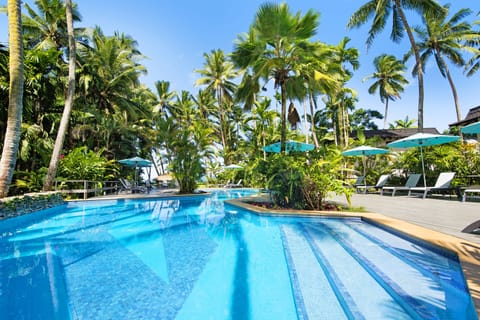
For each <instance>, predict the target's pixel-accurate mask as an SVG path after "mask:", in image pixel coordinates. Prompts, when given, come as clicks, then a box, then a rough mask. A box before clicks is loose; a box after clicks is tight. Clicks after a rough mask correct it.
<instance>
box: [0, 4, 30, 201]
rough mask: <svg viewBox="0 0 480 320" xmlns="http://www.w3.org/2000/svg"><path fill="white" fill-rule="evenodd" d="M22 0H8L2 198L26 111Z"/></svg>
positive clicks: (0, 173)
mask: <svg viewBox="0 0 480 320" xmlns="http://www.w3.org/2000/svg"><path fill="white" fill-rule="evenodd" d="M20 3H21V1H20V0H8V8H7V12H8V33H9V36H8V42H9V45H10V58H9V59H10V60H9V65H10V88H9V94H8V115H7V130H6V133H5V140H4V143H3V151H2V159H1V160H0V198H4V197H6V196H7V195H8V189H9V188H10V183H11V182H12V177H13V172H14V170H15V164H16V162H17V153H18V147H19V142H20V132H21V131H20V130H21V124H22V113H23V83H24V75H23V38H22V11H21V8H20Z"/></svg>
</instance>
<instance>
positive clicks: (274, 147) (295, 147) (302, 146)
mask: <svg viewBox="0 0 480 320" xmlns="http://www.w3.org/2000/svg"><path fill="white" fill-rule="evenodd" d="M313 149H315V146H314V145H313V144H309V143H303V142H297V141H286V142H285V152H286V153H289V152H292V151H295V152H306V151H311V150H313ZM263 150H265V151H266V152H276V153H279V152H280V142H275V143H272V144H269V145H268V146H265V147H264V148H263Z"/></svg>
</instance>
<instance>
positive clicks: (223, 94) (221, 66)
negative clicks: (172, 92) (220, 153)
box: [195, 50, 238, 151]
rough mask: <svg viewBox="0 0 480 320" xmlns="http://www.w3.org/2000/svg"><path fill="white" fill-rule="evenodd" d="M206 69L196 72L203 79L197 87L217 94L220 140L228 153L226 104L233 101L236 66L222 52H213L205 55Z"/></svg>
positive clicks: (199, 80) (198, 82)
mask: <svg viewBox="0 0 480 320" xmlns="http://www.w3.org/2000/svg"><path fill="white" fill-rule="evenodd" d="M203 56H204V58H205V63H204V69H197V70H195V72H197V73H199V74H200V75H201V76H202V77H201V78H200V79H198V80H197V81H196V82H195V85H197V86H202V85H206V86H207V90H210V91H212V92H215V95H216V97H217V103H218V118H219V120H220V138H221V142H222V146H223V149H224V150H225V151H227V149H228V144H227V132H226V119H225V110H224V106H225V103H231V102H232V101H233V92H235V89H236V85H235V83H234V82H233V81H232V80H233V79H235V78H236V77H237V75H238V73H237V71H235V68H234V65H233V64H232V63H231V62H230V61H228V60H227V58H226V56H225V54H224V53H223V51H222V50H212V51H211V54H207V53H205V54H204V55H203Z"/></svg>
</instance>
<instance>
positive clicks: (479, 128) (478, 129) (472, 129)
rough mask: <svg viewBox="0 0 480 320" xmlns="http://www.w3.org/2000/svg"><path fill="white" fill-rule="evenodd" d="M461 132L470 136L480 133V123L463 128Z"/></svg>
mask: <svg viewBox="0 0 480 320" xmlns="http://www.w3.org/2000/svg"><path fill="white" fill-rule="evenodd" d="M461 131H462V133H468V134H474V133H480V121H479V122H475V123H472V124H469V125H468V126H465V127H463V128H462V130H461Z"/></svg>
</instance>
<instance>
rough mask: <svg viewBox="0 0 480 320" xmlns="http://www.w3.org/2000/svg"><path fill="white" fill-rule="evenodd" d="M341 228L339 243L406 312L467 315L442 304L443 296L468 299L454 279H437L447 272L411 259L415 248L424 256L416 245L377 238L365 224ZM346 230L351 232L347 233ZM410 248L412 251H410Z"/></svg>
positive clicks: (429, 315) (428, 316) (431, 315)
mask: <svg viewBox="0 0 480 320" xmlns="http://www.w3.org/2000/svg"><path fill="white" fill-rule="evenodd" d="M327 228H328V227H327ZM341 228H342V229H343V230H342V232H341V236H339V238H338V240H339V242H341V244H342V246H344V247H345V248H346V249H347V250H348V251H349V252H351V253H352V255H353V256H355V257H356V259H358V260H359V261H363V263H364V264H365V265H366V268H369V272H370V273H372V274H373V275H374V276H376V277H377V280H378V281H379V282H380V283H382V285H383V286H385V287H386V288H387V289H388V290H392V292H391V294H392V296H396V297H397V299H399V303H401V304H402V305H404V307H405V308H406V309H408V310H410V312H413V313H414V314H416V315H418V317H419V318H421V319H450V318H458V319H460V318H465V319H467V318H468V316H467V315H460V314H459V313H458V312H459V311H458V310H457V311H456V313H455V314H451V313H450V311H449V310H448V309H447V307H446V300H447V299H448V301H449V302H450V303H457V304H465V305H466V304H468V303H469V301H470V300H469V299H468V297H466V294H464V295H462V294H461V293H460V292H461V291H464V290H465V289H463V288H462V287H461V286H460V285H459V284H458V283H455V282H452V284H453V285H452V284H448V282H445V281H440V277H442V278H447V279H448V278H449V276H448V274H447V273H443V274H442V272H439V273H438V274H435V270H432V269H429V268H428V266H426V265H425V264H422V263H420V262H419V261H415V260H412V255H413V253H415V250H418V251H417V252H416V254H417V255H421V256H425V254H426V253H425V252H424V251H420V250H419V249H418V248H417V247H418V246H414V248H408V245H407V244H405V243H403V241H402V239H396V240H394V239H391V238H390V237H388V235H383V237H377V236H376V235H377V234H379V233H380V234H381V233H382V231H381V230H380V231H378V230H377V231H376V232H375V234H370V233H369V232H372V231H371V230H369V232H367V230H368V228H367V227H366V226H356V225H350V224H348V223H347V224H344V225H343V226H342V227H341ZM349 229H351V230H353V231H354V232H350V231H351V230H349ZM343 231H345V232H343ZM347 232H350V233H349V237H348V238H347V237H345V236H343V234H346V233H347ZM384 238H385V241H388V242H384V241H383V240H382V239H384ZM352 241H353V242H354V243H370V245H368V246H366V245H359V246H355V247H353V246H352V245H351V243H352ZM392 241H393V242H392ZM412 250H413V252H411V251H412ZM379 253H380V255H379ZM379 257H381V258H379ZM436 259H437V260H438V259H439V258H438V257H437V258H436ZM417 260H418V258H417ZM440 264H441V263H440V262H437V265H440ZM447 268H448V267H447ZM437 270H438V269H437ZM439 271H441V270H439ZM411 279H415V281H412V280H411ZM448 292H458V294H451V295H449V294H448ZM426 297H429V298H426ZM432 299H434V300H435V303H431V300H432ZM454 300H456V302H454Z"/></svg>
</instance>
